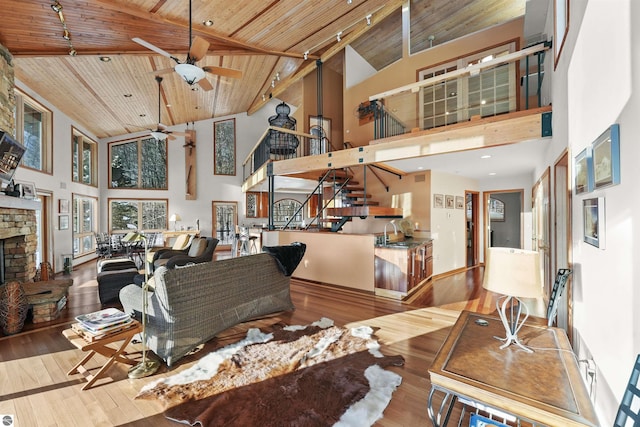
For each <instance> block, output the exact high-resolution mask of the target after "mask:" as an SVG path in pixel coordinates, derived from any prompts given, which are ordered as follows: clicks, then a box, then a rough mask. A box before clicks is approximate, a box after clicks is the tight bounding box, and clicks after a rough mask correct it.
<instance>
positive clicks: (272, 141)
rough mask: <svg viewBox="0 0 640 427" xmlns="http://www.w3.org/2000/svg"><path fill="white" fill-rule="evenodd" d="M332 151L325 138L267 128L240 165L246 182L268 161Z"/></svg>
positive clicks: (273, 127)
mask: <svg viewBox="0 0 640 427" xmlns="http://www.w3.org/2000/svg"><path fill="white" fill-rule="evenodd" d="M330 151H332V147H331V143H330V142H329V140H328V139H327V138H324V137H320V136H318V135H311V134H308V133H304V132H298V131H295V130H290V129H285V128H279V127H275V126H269V127H267V129H266V130H265V131H264V133H263V134H262V136H261V137H260V139H259V140H258V142H257V143H256V145H255V146H254V147H253V150H251V152H250V153H249V155H248V156H247V158H246V159H245V160H244V162H243V163H242V178H243V180H246V179H247V178H249V177H250V176H251V175H253V174H254V173H255V172H256V171H257V170H258V169H260V167H261V166H262V165H264V164H265V163H267V162H269V161H274V160H285V159H294V158H297V157H304V156H312V155H315V154H324V153H328V152H330Z"/></svg>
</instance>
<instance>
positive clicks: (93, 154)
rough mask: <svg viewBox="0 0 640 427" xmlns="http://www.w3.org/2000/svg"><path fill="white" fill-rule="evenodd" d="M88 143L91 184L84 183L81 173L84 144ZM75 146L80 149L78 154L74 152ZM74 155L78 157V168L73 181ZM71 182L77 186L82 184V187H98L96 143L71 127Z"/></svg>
mask: <svg viewBox="0 0 640 427" xmlns="http://www.w3.org/2000/svg"><path fill="white" fill-rule="evenodd" d="M76 138H78V139H79V141H78V143H77V144H76ZM85 143H88V144H89V147H90V148H89V151H90V153H91V159H90V163H91V165H90V172H89V174H90V181H91V182H88V183H87V182H84V179H83V177H84V174H83V173H82V171H83V166H84V155H83V154H84V144H85ZM76 146H77V147H81V146H82V148H81V149H80V152H79V153H77V152H76ZM76 155H77V156H78V163H77V167H78V171H77V172H78V179H75V177H74V174H75V172H76V171H75V167H76V163H75V162H74V160H75V158H76ZM71 181H72V182H77V183H79V184H84V185H89V186H91V187H98V143H97V142H96V141H94V140H93V139H91V138H89V137H88V136H87V135H85V134H84V133H83V132H81V131H80V130H78V129H77V128H75V127H74V126H71Z"/></svg>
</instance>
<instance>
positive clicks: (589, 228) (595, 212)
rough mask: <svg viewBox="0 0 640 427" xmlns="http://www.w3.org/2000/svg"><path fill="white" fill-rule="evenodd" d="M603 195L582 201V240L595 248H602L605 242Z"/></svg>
mask: <svg viewBox="0 0 640 427" xmlns="http://www.w3.org/2000/svg"><path fill="white" fill-rule="evenodd" d="M604 209H605V206H604V197H596V198H593V199H585V200H583V201H582V210H583V217H584V241H585V242H587V243H588V244H590V245H593V246H595V247H596V248H600V249H604V244H605V227H606V223H605V210H604Z"/></svg>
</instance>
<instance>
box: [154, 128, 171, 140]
mask: <svg viewBox="0 0 640 427" xmlns="http://www.w3.org/2000/svg"><path fill="white" fill-rule="evenodd" d="M151 136H152V137H154V138H155V139H156V140H158V141H163V140H165V139H167V134H166V133H164V132H160V131H157V130H152V131H151Z"/></svg>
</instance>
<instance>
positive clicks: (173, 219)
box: [169, 213, 182, 222]
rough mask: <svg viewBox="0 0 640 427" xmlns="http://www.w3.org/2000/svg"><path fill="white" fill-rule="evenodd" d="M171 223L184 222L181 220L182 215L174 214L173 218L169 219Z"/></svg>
mask: <svg viewBox="0 0 640 427" xmlns="http://www.w3.org/2000/svg"><path fill="white" fill-rule="evenodd" d="M169 221H171V222H176V221H182V218H180V215H178V214H175V213H174V214H173V215H171V218H169Z"/></svg>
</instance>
